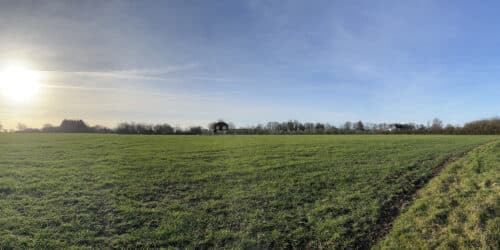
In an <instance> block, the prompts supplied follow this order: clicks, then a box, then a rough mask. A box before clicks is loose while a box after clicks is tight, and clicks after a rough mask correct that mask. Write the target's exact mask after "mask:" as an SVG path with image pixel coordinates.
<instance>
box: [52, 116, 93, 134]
mask: <svg viewBox="0 0 500 250" xmlns="http://www.w3.org/2000/svg"><path fill="white" fill-rule="evenodd" d="M59 131H60V132H80V133H83V132H89V131H90V128H89V126H88V125H87V124H86V123H85V122H84V121H83V120H67V119H66V120H63V121H62V122H61V125H60V126H59Z"/></svg>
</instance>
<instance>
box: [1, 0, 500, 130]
mask: <svg viewBox="0 0 500 250" xmlns="http://www.w3.org/2000/svg"><path fill="white" fill-rule="evenodd" d="M499 8H500V4H499V3H498V2H497V1H480V2H477V1H475V2H473V1H425V0H424V1H333V0H328V1H326V0H325V1H321V0H312V1H285V0H279V1H278V0H269V1H264V0H248V1H244V0H241V1H231V0H220V1H204V0H199V1H190V0H179V1H174V0H166V1H123V0H120V1H113V0H110V1H97V0H96V1H56V0H51V1H23V0H12V1H10V0H0V34H1V36H0V66H1V67H7V66H8V65H9V64H13V63H21V64H22V65H28V66H29V68H30V69H32V70H36V71H38V72H40V75H41V79H40V81H41V86H42V87H41V89H40V90H39V91H38V93H37V94H36V96H33V98H31V100H30V101H29V102H23V103H15V102H12V101H9V100H8V99H7V98H5V96H2V95H0V98H1V99H0V123H2V124H3V125H4V127H7V128H14V127H15V126H16V124H17V123H20V122H21V123H25V124H27V125H29V126H32V127H40V126H42V125H43V124H45V123H52V124H58V123H59V122H60V121H61V120H62V119H65V118H69V119H84V120H85V121H87V122H88V123H90V124H91V125H94V124H101V125H105V126H114V125H116V124H117V123H119V122H123V121H128V122H132V121H134V122H146V123H160V122H161V123H163V122H166V123H170V124H172V125H179V126H190V125H203V126H206V125H207V124H208V123H209V122H211V121H214V120H217V119H225V120H228V121H231V122H233V123H234V124H236V125H237V126H247V125H256V124H258V123H265V122H267V121H285V120H289V119H297V120H300V121H314V122H328V123H331V124H334V125H335V124H341V123H343V122H345V121H358V120H363V121H365V122H416V123H423V124H425V123H427V121H430V120H432V119H433V118H435V117H439V118H441V119H442V120H443V121H444V122H445V123H450V124H463V123H464V122H467V121H471V120H475V119H481V118H489V117H493V116H497V115H499V109H498V107H500V105H499V104H500V101H499V97H500V84H499V82H498V79H500V33H499V32H498V25H499V24H500V17H499V15H498V11H497V10H498V9H499Z"/></svg>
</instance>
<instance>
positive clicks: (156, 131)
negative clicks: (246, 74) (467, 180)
mask: <svg viewBox="0 0 500 250" xmlns="http://www.w3.org/2000/svg"><path fill="white" fill-rule="evenodd" d="M229 124H230V126H229V127H230V129H229V131H227V134H241V135H266V134H273V135H274V134H277V135H279V134H495V135H497V134H500V118H498V117H496V118H491V119H483V120H477V121H473V122H468V123H466V124H464V125H463V126H454V125H451V124H448V125H444V123H443V121H441V120H440V119H438V118H436V119H434V120H433V121H432V122H429V123H428V124H427V125H424V124H415V123H364V122H362V121H357V122H345V123H344V124H343V125H342V126H338V127H336V126H333V125H331V124H328V123H319V122H317V123H313V122H299V121H297V120H290V121H284V122H276V121H274V122H268V123H266V124H259V125H256V126H248V127H235V126H234V125H233V124H232V123H229ZM211 126H213V124H209V125H208V128H209V129H207V128H204V127H202V126H193V127H189V128H181V127H174V126H171V125H170V124H167V123H164V124H145V123H133V122H132V123H126V122H124V123H120V124H118V126H116V127H115V128H107V127H104V126H99V125H96V126H89V125H87V123H85V122H84V121H83V120H69V119H65V120H63V121H62V122H61V124H60V125H59V126H53V125H51V124H46V125H44V126H43V127H42V128H29V127H27V126H26V125H24V124H19V125H18V127H17V130H16V131H15V132H23V133H39V132H43V133H116V134H144V135H205V134H206V135H208V134H212V133H213V130H212V129H210V128H211ZM0 131H3V130H2V125H1V124H0Z"/></svg>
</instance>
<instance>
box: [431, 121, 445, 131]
mask: <svg viewBox="0 0 500 250" xmlns="http://www.w3.org/2000/svg"><path fill="white" fill-rule="evenodd" d="M442 130H443V121H441V120H439V119H438V118H434V120H432V126H431V131H432V133H440V132H441V131H442Z"/></svg>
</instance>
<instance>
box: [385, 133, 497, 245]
mask: <svg viewBox="0 0 500 250" xmlns="http://www.w3.org/2000/svg"><path fill="white" fill-rule="evenodd" d="M499 211H500V143H499V142H494V143H489V144H487V145H485V146H482V147H480V148H477V149H476V150H474V151H472V152H471V153H470V154H468V155H467V156H466V157H464V158H462V159H460V160H459V161H457V162H455V163H453V164H451V165H449V166H447V167H446V168H445V170H444V171H443V172H442V173H441V174H440V175H439V176H438V177H437V178H435V179H433V180H432V181H431V182H430V183H429V185H428V186H427V187H426V188H425V189H424V190H422V191H421V192H420V193H419V194H418V197H417V200H416V201H415V203H414V204H413V205H412V206H411V207H410V208H409V210H408V211H407V212H406V213H404V214H403V215H402V216H401V217H400V218H399V219H398V220H397V221H396V222H395V225H394V229H393V231H392V232H391V233H390V234H389V235H388V236H387V238H386V239H385V240H384V241H382V242H381V243H380V245H379V246H378V248H390V249H408V248H419V249H436V248H438V249H472V248H475V249H499V248H500V214H499Z"/></svg>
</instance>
